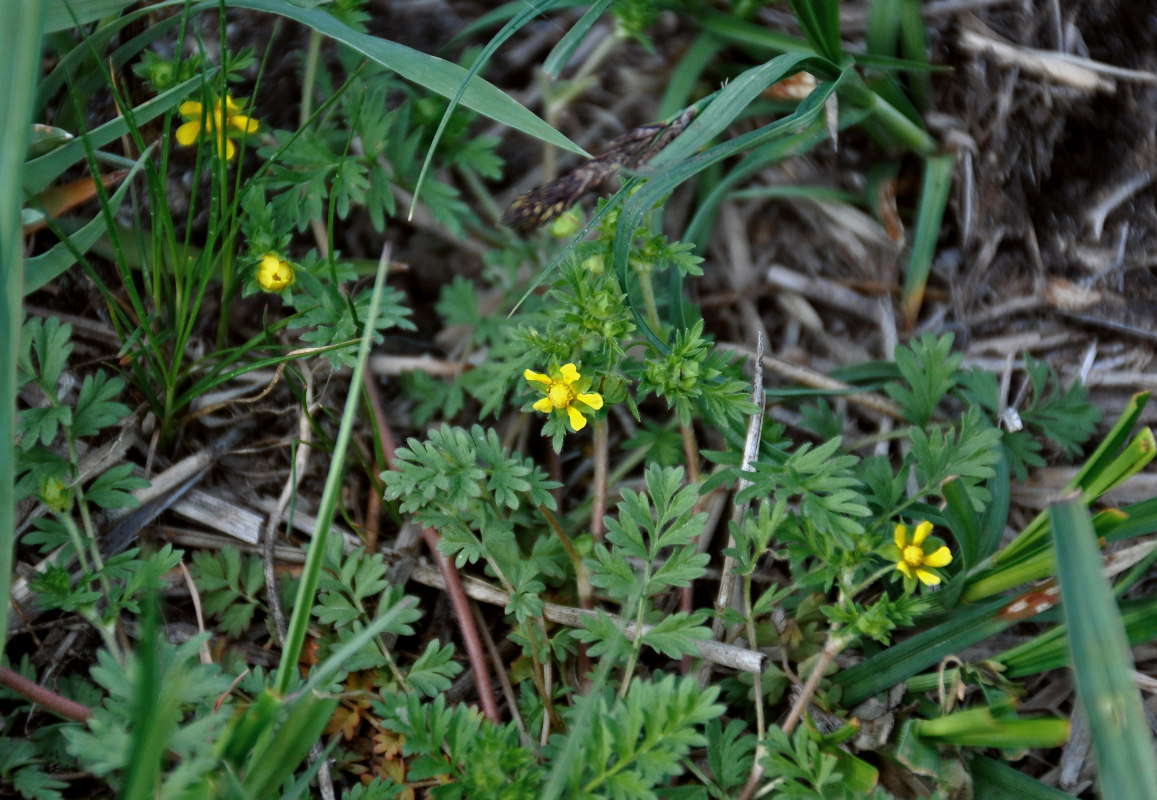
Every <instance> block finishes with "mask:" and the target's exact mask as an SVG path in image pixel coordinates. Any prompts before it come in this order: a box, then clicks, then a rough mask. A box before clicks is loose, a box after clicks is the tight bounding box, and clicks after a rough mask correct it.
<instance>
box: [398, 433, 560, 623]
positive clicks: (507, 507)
mask: <svg viewBox="0 0 1157 800" xmlns="http://www.w3.org/2000/svg"><path fill="white" fill-rule="evenodd" d="M395 466H396V468H395V470H391V471H389V472H384V473H382V476H381V477H382V480H383V481H384V482H385V485H386V499H387V500H399V501H400V504H399V508H400V510H401V511H402V512H403V513H408V514H413V515H414V516H415V518H416V519H418V520H419V521H420V522H421V524H423V525H427V526H429V527H432V528H435V529H437V530H439V531H441V534H442V536H441V541H440V542H439V544H438V548H439V549H440V550H441V551H442V552H443V553H444V554H445V555H446V556H448V557H454V559H455V562H456V563H457V564H458V565H459V566H462V565H464V564H467V563H472V562H475V561H478V560H479V559H485V560H486V562H487V564H488V565H489V566H490V567H491V568H492V569H493V570H494V571H495V573H496V574H497V575H498V576H499V579H500V580H502V582H503V584H504V586H505V587H506V589H507V591H509V592H511V594H512V595H513V596H512V598H511V608H510V610H511V611H513V612H514V613H515V614H516V615H517V616H518V618H519V619H525V618H526V617H527V616H529V615H537V614H538V613H539V609H540V608H541V604H542V600H541V597H540V593H541V592H542V591H543V590H544V588H545V586H544V584H543V583H542V582H541V580H540V579H539V576H538V572H537V569H536V566H535V563H534V562H532V561H527V560H526V559H525V558H524V555H523V552H522V550H521V548H520V546H519V544H518V541H517V539H516V536H515V534H516V532H517V530H518V529H519V528H520V527H522V526H524V525H526V524H528V523H531V522H532V521H534V520H535V516H536V515H530V514H529V512H533V511H534V509H536V508H538V507H540V506H541V507H543V508H546V509H549V510H553V509H554V508H555V501H554V498H553V497H552V496H551V494H550V490H551V489H553V488H554V487H555V486H557V485H558V484H556V483H555V482H553V481H549V480H547V478H546V474H545V473H544V472H542V470H540V469H539V468H537V467H535V466H534V462H533V461H531V460H530V459H528V458H523V457H520V456H517V455H515V456H508V455H507V454H506V452H505V450H504V448H503V447H502V443H501V442H500V441H499V439H498V434H497V433H496V432H495V431H493V430H485V429H483V428H482V427H481V426H479V425H475V426H474V427H473V428H471V429H470V430H469V431H467V430H464V429H462V428H451V427H449V426H443V427H442V428H439V429H436V430H434V431H431V433H430V437H429V439H428V440H427V441H425V442H422V441H419V440H417V439H410V440H409V441H408V442H407V446H406V447H400V448H398V451H397V453H396V465H395Z"/></svg>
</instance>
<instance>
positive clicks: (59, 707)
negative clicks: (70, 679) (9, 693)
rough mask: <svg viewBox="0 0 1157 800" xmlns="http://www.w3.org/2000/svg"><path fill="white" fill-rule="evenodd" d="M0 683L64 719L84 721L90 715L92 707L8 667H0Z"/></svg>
mask: <svg viewBox="0 0 1157 800" xmlns="http://www.w3.org/2000/svg"><path fill="white" fill-rule="evenodd" d="M0 685H4V686H7V687H8V688H9V689H11V690H13V691H14V692H19V693H20V694H22V695H24V696H25V697H27V698H28V699H29V700H31V701H32V702H33V703H37V704H39V705H42V706H44V707H45V708H47V709H48V710H49V711H51V712H52V713H54V714H56V715H57V716H60V717H64V718H65V719H71V720H73V721H75V722H81V723H84V722H88V718H89V717H91V716H92V709H91V708H89V707H88V706H86V705H84V704H83V703H78V702H76V701H75V700H69V699H68V698H67V697H61V696H60V695H58V694H57V693H56V692H54V691H52V690H51V689H45V688H44V687H43V686H41V685H40V684H39V683H34V682H33V681H30V680H28V679H27V678H25V677H24V676H23V675H21V674H20V673H19V672H14V671H13V670H11V669H9V668H8V667H0Z"/></svg>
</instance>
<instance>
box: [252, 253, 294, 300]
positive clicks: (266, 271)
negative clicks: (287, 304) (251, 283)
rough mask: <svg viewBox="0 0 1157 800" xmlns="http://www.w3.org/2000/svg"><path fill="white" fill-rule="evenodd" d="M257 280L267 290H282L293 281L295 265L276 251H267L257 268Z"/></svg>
mask: <svg viewBox="0 0 1157 800" xmlns="http://www.w3.org/2000/svg"><path fill="white" fill-rule="evenodd" d="M257 282H258V283H259V284H261V288H262V289H264V290H265V291H267V292H280V291H281V290H282V289H284V288H285V287H286V286H288V285H289V284H291V283H293V266H292V265H291V264H290V263H289V262H288V261H286V260H285V259H284V258H281V257H280V256H278V255H277V254H276V253H266V254H265V255H263V256H262V257H261V266H259V267H258V268H257Z"/></svg>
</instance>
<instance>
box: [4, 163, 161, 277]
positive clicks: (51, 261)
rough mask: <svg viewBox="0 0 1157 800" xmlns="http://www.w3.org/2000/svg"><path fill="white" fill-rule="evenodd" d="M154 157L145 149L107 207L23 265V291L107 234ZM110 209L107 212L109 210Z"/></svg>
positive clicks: (56, 272) (55, 274) (68, 263)
mask: <svg viewBox="0 0 1157 800" xmlns="http://www.w3.org/2000/svg"><path fill="white" fill-rule="evenodd" d="M151 157H152V149H151V148H150V149H149V150H148V151H146V152H145V153H144V154H143V155H141V157H140V158H139V159H137V161H136V162H135V163H134V164H133V167H132V169H131V170H129V174H128V175H127V176H126V177H125V179H124V180H123V181H122V182H121V185H120V186H119V187H118V188H117V190H116V191H115V192H114V193H113V194H112V196H111V197H109V202H108V206H109V207H108V209H107V210H102V212H101V213H99V214H98V215H97V216H95V217H93V218H92V219H91V220H89V221H88V222H87V223H86V224H85V225H84V226H82V227H81V228H80V230H78V231H76V233H73V234H71V235H70V236H69V237H68V241H62V242H58V243H57V244H55V245H53V246H52V247H51V248H50V249H49V250H48V251H47V252H44V253H41V254H40V255H38V256H34V257H32V258H30V259H28V261H27V262H26V263H25V265H24V293H25V294H30V293H31V292H35V291H36V290H37V289H39V288H40V287H42V286H44V285H45V284H47V283H48V282H49V281H52V280H55V279H56V278H57V277H58V276H60V275H61V274H63V273H64V272H65V271H66V270H67V269H68V268H69V267H71V266H72V265H73V264H75V263H76V262H77V259H79V258H80V257H81V256H83V255H84V254H85V253H86V252H88V250H89V248H90V247H92V246H93V245H94V244H96V242H97V240H99V239H100V238H101V237H102V236H104V235H105V234H106V233H108V219H109V218H111V216H110V215H112V214H115V213H116V210H117V209H118V208H120V204H121V201H122V200H124V198H125V195H126V194H127V193H128V191H129V187H130V186H132V182H133V178H134V177H136V174H137V173H138V172H139V171H140V170H141V169H142V168H143V167H144V166H145V163H146V162H147V161H148V159H149V158H151ZM106 211H107V213H106Z"/></svg>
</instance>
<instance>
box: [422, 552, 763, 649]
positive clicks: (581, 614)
mask: <svg viewBox="0 0 1157 800" xmlns="http://www.w3.org/2000/svg"><path fill="white" fill-rule="evenodd" d="M413 577H414V580H416V581H418V583H422V584H425V585H426V586H433V587H435V588H437V589H445V588H446V586H445V583H444V582H443V577H442V574H441V573H440V572H439V571H438V570H436V569H434V568H433V567H430V566H429V565H426V564H418V565H417V566H415V567H414V575H413ZM461 586H462V588H463V589H464V591H465V593H466V594H467V595H469V596H470V597H472V598H473V599H475V600H480V601H482V602H483V603H490V604H491V605H496V606H502V607H504V608H505V607H506V606H507V605H508V604H509V603H510V595H508V594H507V593H506V592H504V591H502V590H501V589H498V588H495V587H494V586H491V585H490V584H489V583H486V581H483V580H479V579H478V578H472V577H469V576H467V577H465V578H463V579H462V583H461ZM604 613H605V612H604ZM542 616H543V617H544V618H545V619H548V620H550V621H551V622H556V623H558V624H559V625H566V626H568V627H571V628H578V627H580V626H582V624H583V620H584V619H592V618H594V617H596V616H597V612H595V611H591V610H587V609H585V608H571V607H570V606H563V605H559V604H558V603H543V608H542ZM607 617H608V618H609V619H610V620H611V622H612V623H613V624H614V625H615V627H617V628H618V629H619V630H621V631H622V632H623V635H624V636H626V637H627V638H629V639H634V638H635V630H636V626H635V623H633V622H627V621H626V620H623V619H621V618H619V617H616V616H613V615H611V614H607ZM652 627H653V626H651V625H643V628H642V635H643V636H646V635H647V632H648V631H650V630H651V628H652ZM695 646H696V647H698V648H699V655H700V656H702V657H703V659H704V660H706V661H710V662H711V663H712V664H718V665H719V666H721V667H729V668H731V669H735V670H739V671H741V672H762V671H763V669H764V667H765V666H766V665H767V656H765V655H764V654H763V653H761V652H759V651H758V650H748V649H747V648H744V647H737V646H735V645H731V644H723V643H722V642H715V641H711V640H707V641H703V642H696V643H695Z"/></svg>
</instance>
